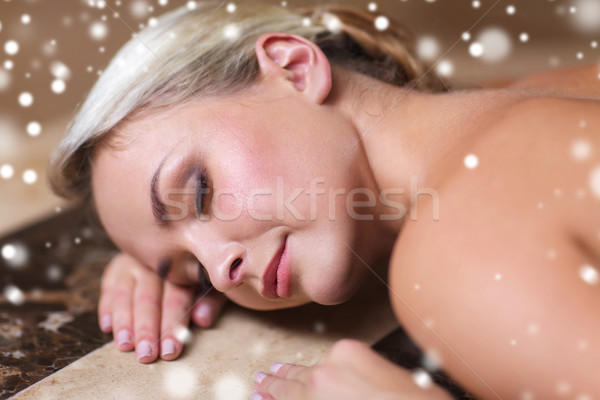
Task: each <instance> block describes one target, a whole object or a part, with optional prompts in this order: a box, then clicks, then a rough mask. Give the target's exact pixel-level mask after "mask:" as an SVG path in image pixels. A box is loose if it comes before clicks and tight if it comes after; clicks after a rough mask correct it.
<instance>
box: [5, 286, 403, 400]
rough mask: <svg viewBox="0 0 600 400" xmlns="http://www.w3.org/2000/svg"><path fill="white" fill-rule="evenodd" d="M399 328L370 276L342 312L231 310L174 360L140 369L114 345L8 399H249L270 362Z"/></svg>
mask: <svg viewBox="0 0 600 400" xmlns="http://www.w3.org/2000/svg"><path fill="white" fill-rule="evenodd" d="M396 326H397V323H396V321H395V318H394V316H393V313H392V311H391V309H390V306H389V300H388V294H387V288H386V286H385V285H384V283H383V282H382V281H380V280H378V279H377V278H375V277H373V278H372V279H371V280H370V281H369V282H368V283H367V285H366V286H365V288H363V289H362V290H361V291H360V292H359V293H358V294H357V295H356V296H355V297H354V298H353V299H352V300H351V301H349V302H347V303H344V304H342V305H339V306H331V307H324V306H318V305H316V304H311V305H308V306H304V307H299V308H296V309H289V310H281V311H271V312H259V311H251V310H246V309H243V308H241V307H238V306H235V305H232V304H231V305H229V306H228V308H227V309H226V311H225V313H224V315H223V317H222V318H221V319H220V321H219V322H218V324H217V325H216V326H215V327H214V328H213V329H206V330H200V329H193V330H192V332H193V336H192V340H191V343H190V344H189V345H188V346H187V347H186V349H185V353H184V354H183V355H182V357H180V358H179V359H178V360H176V361H171V362H164V361H158V362H156V363H153V364H149V365H143V364H140V363H138V362H137V361H136V359H135V355H134V354H133V353H132V352H129V353H121V352H119V351H118V350H116V348H115V346H114V343H113V342H111V343H108V344H106V345H105V346H104V347H101V348H100V349H98V350H96V351H94V352H92V353H90V354H89V355H87V356H86V357H84V358H82V359H80V360H78V361H76V362H74V363H73V364H71V365H69V366H68V367H66V368H64V369H62V370H60V371H59V372H57V373H55V374H53V375H50V376H49V377H48V378H46V379H44V380H42V381H40V382H38V383H37V384H35V385H33V386H31V387H30V388H28V389H26V390H24V391H23V392H21V393H19V394H17V395H16V396H14V397H13V399H15V400H28V399H32V400H33V399H35V400H49V399H61V400H70V399H73V400H75V399H77V400H79V399H107V400H108V399H167V398H168V399H215V400H238V399H240V400H241V399H244V400H247V399H248V398H249V397H250V394H251V393H252V392H253V391H254V390H253V375H254V373H255V372H258V371H267V372H268V371H269V366H270V365H271V363H273V362H276V361H278V362H289V363H295V364H302V365H311V364H313V363H314V362H315V361H316V360H317V359H318V358H319V357H320V356H322V355H323V354H325V353H326V352H327V350H328V349H329V348H330V347H331V345H332V344H333V343H335V341H336V340H338V339H340V338H343V337H348V338H355V339H359V340H362V341H364V342H366V343H369V344H372V343H374V342H376V341H377V340H379V339H380V338H382V337H383V336H385V335H386V334H387V333H389V332H390V331H391V330H393V329H394V328H395V327H396Z"/></svg>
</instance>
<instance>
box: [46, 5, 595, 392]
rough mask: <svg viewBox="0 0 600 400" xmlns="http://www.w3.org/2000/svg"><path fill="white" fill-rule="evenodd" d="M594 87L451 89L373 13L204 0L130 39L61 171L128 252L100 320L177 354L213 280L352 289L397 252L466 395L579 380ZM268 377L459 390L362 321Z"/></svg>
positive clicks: (254, 292)
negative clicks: (371, 342)
mask: <svg viewBox="0 0 600 400" xmlns="http://www.w3.org/2000/svg"><path fill="white" fill-rule="evenodd" d="M392 25H396V24H392ZM599 94H600V80H598V70H597V67H595V66H590V67H585V68H580V69H576V70H566V71H555V72H550V73H545V74H539V75H536V76H533V77H528V78H525V79H522V80H520V81H518V82H515V83H512V84H511V85H510V86H508V87H505V88H494V89H481V90H467V91H454V92H448V91H447V90H446V87H445V86H444V84H443V83H442V82H441V81H440V80H439V79H437V78H435V77H434V76H433V75H431V74H430V73H427V70H426V67H425V66H423V65H422V64H421V63H419V62H418V60H416V59H415V57H414V56H413V55H412V53H411V51H410V46H409V41H408V36H407V35H406V34H405V33H404V32H402V31H400V30H397V29H392V28H390V29H387V30H385V31H378V30H377V29H375V28H374V26H373V17H372V16H370V15H369V14H367V13H362V12H358V11H352V10H350V9H347V8H344V7H328V8H320V9H314V10H309V9H304V10H296V11H292V10H288V9H286V8H282V7H274V6H262V5H256V4H255V5H246V6H238V8H237V9H236V10H235V11H234V10H232V9H230V8H228V7H225V5H224V4H221V3H212V2H207V3H204V2H203V3H201V4H198V5H197V7H195V8H193V9H189V10H188V9H186V8H185V7H184V8H181V9H179V10H176V11H174V12H172V13H169V14H167V15H165V16H163V17H161V18H160V19H159V21H158V24H157V25H156V26H153V27H150V28H148V29H146V30H144V31H143V32H142V33H141V34H140V35H139V37H135V38H134V39H132V40H131V42H130V43H128V44H127V45H126V46H125V47H124V48H123V49H122V50H121V51H120V52H119V53H118V54H117V56H115V58H114V60H113V61H112V62H111V64H110V66H109V67H108V68H107V69H106V70H105V72H104V73H103V74H102V76H101V78H100V79H99V80H98V82H97V83H96V85H95V87H94V88H93V90H92V91H91V93H90V94H89V96H88V98H87V100H86V102H85V103H84V104H83V105H82V107H81V109H80V111H79V113H78V115H77V116H76V117H75V119H74V121H73V122H72V124H71V125H70V130H69V133H68V135H67V137H66V138H65V139H64V141H63V142H62V143H61V145H60V147H59V148H58V150H57V152H56V154H55V157H54V159H53V161H52V163H51V168H50V180H51V184H52V185H53V188H54V190H55V191H56V192H57V193H59V194H61V195H63V196H65V197H68V198H71V199H77V200H79V201H83V202H88V203H90V204H92V206H93V209H94V211H95V212H96V213H97V216H98V217H99V220H100V222H101V223H102V225H103V227H104V228H105V229H106V232H107V233H108V235H109V236H110V237H111V239H112V240H113V241H114V242H115V244H117V246H119V248H120V249H121V250H122V251H123V253H122V254H120V255H118V256H117V257H115V259H114V260H113V261H112V262H111V263H110V264H109V265H108V267H107V269H106V272H105V275H104V278H103V281H102V295H101V300H100V305H99V321H100V325H101V328H102V329H103V331H105V332H110V331H112V332H113V333H114V334H115V339H116V340H115V342H116V344H117V346H118V348H119V349H120V350H123V351H128V350H132V349H134V348H135V350H136V354H137V357H138V359H139V360H140V362H144V363H146V362H152V361H154V360H155V359H156V358H157V357H158V355H160V356H161V358H163V359H165V360H173V359H175V358H177V357H178V356H179V354H180V352H181V349H182V343H181V342H180V341H179V340H178V339H177V337H178V335H177V334H176V330H177V327H181V326H186V325H187V324H188V322H189V320H190V318H191V319H192V320H193V321H194V322H195V323H196V324H198V325H199V326H209V325H210V324H211V323H212V322H213V321H214V320H215V318H216V317H217V315H218V313H219V310H220V309H221V307H222V304H223V297H221V296H220V295H219V294H218V293H224V294H225V296H226V297H227V298H229V299H231V300H233V301H234V302H236V303H238V304H240V305H243V306H246V307H250V308H254V309H276V308H284V307H293V306H297V305H300V304H305V303H307V302H312V301H314V302H317V303H320V304H325V305H328V304H337V303H340V302H343V301H345V300H347V299H349V298H350V297H351V296H352V294H353V293H354V292H355V291H356V290H357V289H358V288H359V286H360V284H361V282H362V281H363V280H364V279H365V277H366V276H367V275H368V274H370V273H371V266H372V265H375V264H376V263H377V262H378V261H380V260H385V259H386V258H388V257H390V255H391V258H390V263H389V288H390V299H391V302H392V306H393V307H394V310H395V312H396V315H397V317H398V320H399V322H400V323H401V324H402V325H403V326H404V328H405V329H406V331H407V332H408V333H409V334H410V335H411V337H412V338H413V340H414V341H415V342H416V343H417V344H418V345H419V346H420V347H421V348H423V349H427V350H428V351H429V352H431V353H434V354H436V355H437V359H438V362H439V363H440V365H441V367H442V368H443V369H444V371H445V372H446V373H448V374H449V375H450V376H451V377H453V378H454V379H455V380H457V381H458V382H459V383H460V384H461V385H462V386H463V387H464V388H465V389H466V390H468V391H469V392H470V393H472V394H474V395H475V396H477V397H478V398H482V399H487V398H506V399H509V398H539V399H542V398H543V399H552V398H558V397H560V396H564V395H569V396H571V397H573V398H578V399H584V398H586V399H587V398H593V396H596V397H597V396H600V384H599V383H598V382H599V381H598V380H597V379H594V378H595V376H596V373H597V368H594V367H597V366H598V365H599V364H598V363H599V362H600V352H599V350H598V348H599V347H600V339H599V337H600V335H598V333H599V332H600V317H598V313H597V307H598V305H599V303H600V292H599V291H598V286H597V284H596V283H597V280H598V278H597V269H596V268H598V265H599V262H600V188H599V183H598V181H599V180H600V177H599V174H600V157H599V156H598V149H600V104H599V102H598V95H599ZM208 281H210V283H211V284H212V286H214V289H216V290H210V289H208V291H207V293H204V294H202V295H201V296H200V298H199V299H197V300H195V298H194V296H195V294H196V293H197V289H198V286H199V285H200V284H204V283H206V282H208ZM202 286H205V285H202ZM190 310H191V311H190ZM134 315H135V318H133V316H134ZM517 366H518V368H515V367H517ZM255 379H256V391H257V393H255V394H254V395H253V399H261V398H262V399H278V400H279V399H358V398H360V399H363V398H369V399H396V398H409V397H408V396H410V398H423V399H425V398H427V399H447V398H450V396H449V395H448V394H447V393H446V392H444V391H443V390H442V389H441V388H439V387H436V386H433V387H429V388H422V387H420V386H419V385H417V384H416V383H415V382H414V381H413V379H412V375H411V374H410V373H409V372H408V371H406V370H404V369H402V368H399V367H398V366H395V365H393V364H391V363H389V362H388V361H386V360H384V359H382V358H380V357H379V356H377V355H375V353H373V352H372V351H371V350H370V349H369V348H368V347H366V346H364V345H362V344H361V343H358V342H354V341H349V340H344V341H341V342H339V343H337V344H336V345H335V346H334V347H333V348H332V349H331V351H330V352H329V353H328V354H327V355H326V356H325V357H324V358H323V359H321V360H320V361H319V362H318V363H317V364H316V365H315V366H312V367H302V366H294V365H289V364H286V365H282V364H278V363H275V364H273V366H272V371H271V373H269V374H265V373H263V372H259V373H257V374H256V377H255ZM576 396H579V397H576ZM585 396H588V397H585Z"/></svg>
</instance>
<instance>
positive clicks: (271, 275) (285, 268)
mask: <svg viewBox="0 0 600 400" xmlns="http://www.w3.org/2000/svg"><path fill="white" fill-rule="evenodd" d="M262 283H263V289H262V295H263V296H264V297H266V298H268V299H276V298H278V297H289V296H290V278H289V254H288V251H287V236H286V237H285V239H284V240H283V243H281V246H279V249H277V251H276V252H275V254H274V255H273V258H271V261H270V262H269V265H268V266H267V270H266V271H265V273H264V275H263V277H262Z"/></svg>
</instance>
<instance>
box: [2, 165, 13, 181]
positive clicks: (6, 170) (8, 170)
mask: <svg viewBox="0 0 600 400" xmlns="http://www.w3.org/2000/svg"><path fill="white" fill-rule="evenodd" d="M14 174H15V169H14V168H13V166H12V165H10V164H2V166H1V167H0V177H1V178H2V179H10V178H12V177H13V175H14Z"/></svg>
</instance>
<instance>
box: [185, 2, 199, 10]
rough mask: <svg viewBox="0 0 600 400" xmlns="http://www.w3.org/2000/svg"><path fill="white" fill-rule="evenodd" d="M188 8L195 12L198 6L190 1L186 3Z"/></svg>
mask: <svg viewBox="0 0 600 400" xmlns="http://www.w3.org/2000/svg"><path fill="white" fill-rule="evenodd" d="M186 7H187V8H188V10H195V9H196V7H198V4H196V2H195V1H193V0H190V1H188V2H187V3H186Z"/></svg>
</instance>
